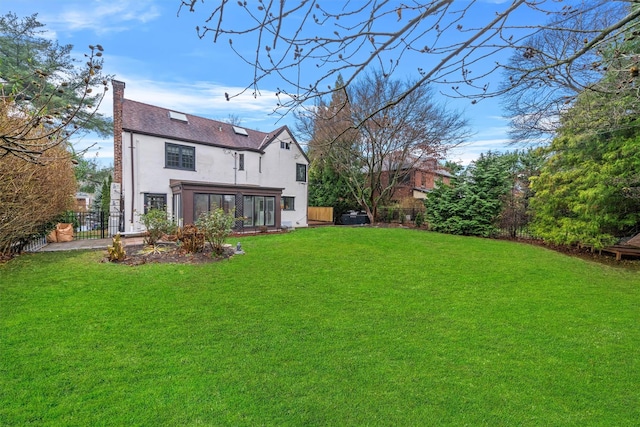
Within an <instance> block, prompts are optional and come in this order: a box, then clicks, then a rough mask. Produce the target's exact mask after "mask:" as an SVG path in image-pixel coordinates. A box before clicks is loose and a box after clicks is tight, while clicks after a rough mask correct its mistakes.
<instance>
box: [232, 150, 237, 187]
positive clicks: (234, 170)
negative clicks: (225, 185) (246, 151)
mask: <svg viewBox="0 0 640 427" xmlns="http://www.w3.org/2000/svg"><path fill="white" fill-rule="evenodd" d="M233 185H238V152H237V151H236V152H234V153H233Z"/></svg>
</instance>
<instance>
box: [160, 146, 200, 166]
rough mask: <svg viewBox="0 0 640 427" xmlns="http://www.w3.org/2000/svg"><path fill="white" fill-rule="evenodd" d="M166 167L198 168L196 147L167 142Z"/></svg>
mask: <svg viewBox="0 0 640 427" xmlns="http://www.w3.org/2000/svg"><path fill="white" fill-rule="evenodd" d="M165 167H167V168H171V169H185V170H190V171H193V170H196V149H195V147H189V146H186V145H177V144H169V143H168V142H167V143H166V144H165Z"/></svg>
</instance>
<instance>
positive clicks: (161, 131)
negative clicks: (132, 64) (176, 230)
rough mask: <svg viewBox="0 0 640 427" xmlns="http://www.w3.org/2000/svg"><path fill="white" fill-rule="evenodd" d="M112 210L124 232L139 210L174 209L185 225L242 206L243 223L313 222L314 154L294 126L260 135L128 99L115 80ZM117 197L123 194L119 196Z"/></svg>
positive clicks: (132, 227)
mask: <svg viewBox="0 0 640 427" xmlns="http://www.w3.org/2000/svg"><path fill="white" fill-rule="evenodd" d="M112 84H113V89H114V91H113V97H114V99H113V109H114V114H113V122H114V159H115V160H114V169H115V170H114V186H112V210H119V211H120V212H122V213H123V216H124V221H123V222H124V224H122V225H121V228H123V230H121V231H124V232H137V231H142V230H144V227H143V225H142V224H141V222H140V218H139V215H140V214H142V213H144V212H146V211H147V210H148V209H150V208H162V209H166V210H167V212H168V213H169V214H170V215H171V217H172V218H174V219H175V221H176V222H177V223H178V224H179V225H186V224H190V223H193V222H194V221H195V220H196V219H197V217H198V216H199V215H200V213H202V212H206V211H208V210H211V209H214V208H216V207H222V208H224V209H225V210H228V211H229V210H234V211H235V213H236V216H238V217H243V218H245V220H244V221H238V222H237V223H236V228H240V229H243V230H252V229H264V227H266V228H267V229H280V228H282V227H290V228H291V227H306V226H307V176H308V167H309V159H308V158H307V156H306V155H305V153H304V152H303V150H302V149H301V148H300V146H299V144H298V143H297V141H296V140H295V138H294V136H293V135H292V133H291V132H290V130H289V129H288V128H287V127H286V126H282V127H280V128H278V129H275V130H273V131H272V132H268V133H265V132H260V131H257V130H252V129H246V128H243V127H239V126H232V125H230V124H228V123H224V122H219V121H216V120H211V119H207V118H203V117H198V116H193V115H190V114H187V113H183V112H178V111H173V110H170V109H166V108H161V107H156V106H153V105H148V104H144V103H141V102H136V101H132V100H129V99H125V97H124V89H125V83H124V82H120V81H117V80H113V82H112ZM114 195H115V197H113V196H114Z"/></svg>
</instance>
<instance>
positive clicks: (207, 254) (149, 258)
mask: <svg viewBox="0 0 640 427" xmlns="http://www.w3.org/2000/svg"><path fill="white" fill-rule="evenodd" d="M124 250H125V252H126V254H127V256H126V258H125V259H124V260H123V261H115V263H117V264H124V265H142V264H150V263H173V264H205V263H211V262H217V261H222V260H225V259H229V258H231V257H232V256H233V255H234V254H235V248H233V247H232V246H230V245H228V246H225V247H224V252H223V253H222V254H221V255H216V254H214V253H213V252H212V251H211V247H210V246H209V245H206V246H205V249H204V250H203V251H202V252H196V253H189V252H187V251H185V250H184V249H182V248H180V246H178V245H177V244H175V243H160V244H158V245H156V247H155V248H153V247H149V246H144V245H131V246H125V247H124ZM103 262H109V260H108V259H107V258H106V257H105V258H104V259H103Z"/></svg>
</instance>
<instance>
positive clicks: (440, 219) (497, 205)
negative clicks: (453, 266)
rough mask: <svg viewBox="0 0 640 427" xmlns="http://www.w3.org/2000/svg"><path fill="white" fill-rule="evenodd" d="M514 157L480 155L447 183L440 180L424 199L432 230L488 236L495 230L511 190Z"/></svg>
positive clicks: (489, 154) (490, 154) (490, 153)
mask: <svg viewBox="0 0 640 427" xmlns="http://www.w3.org/2000/svg"><path fill="white" fill-rule="evenodd" d="M513 162H514V156H513V155H512V154H504V155H500V154H497V153H492V152H489V153H487V154H481V155H480V157H479V158H478V159H477V160H476V161H474V162H473V163H471V164H470V165H469V167H468V168H467V169H466V170H465V171H464V172H463V173H462V174H460V175H458V176H457V177H456V178H455V179H454V180H453V181H452V183H451V185H444V184H442V183H440V184H439V185H438V186H436V188H435V189H434V190H433V191H431V192H430V193H429V194H428V195H427V198H426V200H425V206H426V220H427V222H428V223H429V226H430V228H431V229H432V230H433V231H438V232H443V233H450V234H461V235H468V236H483V237H489V236H492V235H493V234H495V232H496V231H497V225H498V220H499V216H500V213H501V212H502V209H503V206H504V197H505V196H506V195H507V193H508V192H509V190H510V189H511V182H510V180H509V178H510V175H509V171H510V169H511V168H512V164H513Z"/></svg>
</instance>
